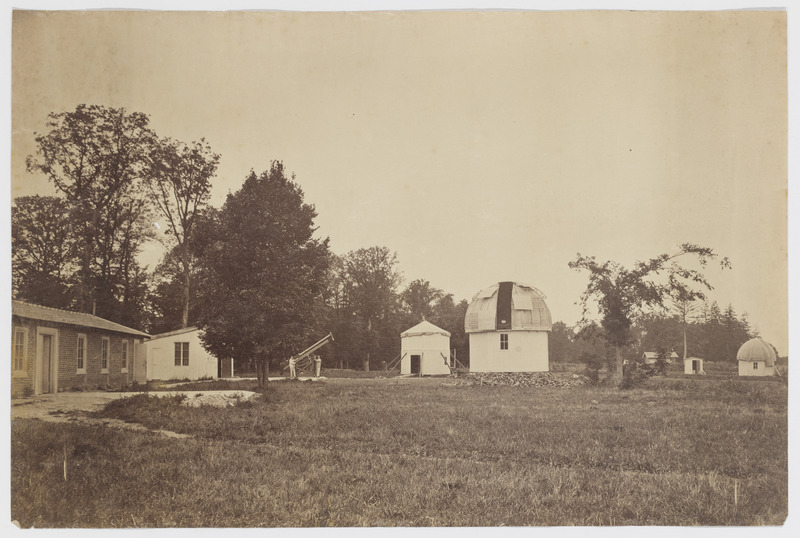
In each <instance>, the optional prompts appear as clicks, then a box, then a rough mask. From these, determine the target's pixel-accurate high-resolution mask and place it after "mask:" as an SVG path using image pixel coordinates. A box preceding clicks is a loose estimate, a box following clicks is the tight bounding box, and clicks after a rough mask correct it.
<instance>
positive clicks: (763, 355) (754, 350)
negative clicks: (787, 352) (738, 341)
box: [736, 338, 777, 366]
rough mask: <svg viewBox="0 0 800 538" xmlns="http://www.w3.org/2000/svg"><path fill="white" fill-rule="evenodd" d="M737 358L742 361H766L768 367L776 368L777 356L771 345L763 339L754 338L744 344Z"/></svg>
mask: <svg viewBox="0 0 800 538" xmlns="http://www.w3.org/2000/svg"><path fill="white" fill-rule="evenodd" d="M736 358H737V359H738V360H740V361H750V362H755V361H766V363H767V366H775V359H777V356H776V355H775V349H773V347H772V346H771V345H769V344H768V343H767V342H765V341H764V340H762V339H761V338H753V339H752V340H748V341H747V342H745V343H744V344H742V347H740V348H739V352H738V353H737V354H736Z"/></svg>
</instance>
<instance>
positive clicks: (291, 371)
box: [289, 356, 297, 379]
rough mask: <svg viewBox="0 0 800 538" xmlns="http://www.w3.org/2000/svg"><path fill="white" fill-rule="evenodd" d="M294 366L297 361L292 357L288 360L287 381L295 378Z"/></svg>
mask: <svg viewBox="0 0 800 538" xmlns="http://www.w3.org/2000/svg"><path fill="white" fill-rule="evenodd" d="M295 364H297V359H296V358H295V357H294V356H292V358H290V359H289V379H294V378H296V377H297V372H296V371H295V369H294V365H295Z"/></svg>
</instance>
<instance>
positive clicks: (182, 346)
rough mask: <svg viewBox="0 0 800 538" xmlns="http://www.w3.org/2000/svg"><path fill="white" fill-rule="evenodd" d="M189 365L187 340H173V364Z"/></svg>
mask: <svg viewBox="0 0 800 538" xmlns="http://www.w3.org/2000/svg"><path fill="white" fill-rule="evenodd" d="M180 365H183V366H189V342H175V366H180Z"/></svg>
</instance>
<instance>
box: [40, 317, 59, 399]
mask: <svg viewBox="0 0 800 538" xmlns="http://www.w3.org/2000/svg"><path fill="white" fill-rule="evenodd" d="M38 340H39V341H38V342H37V343H38V346H37V353H36V355H37V358H38V361H37V362H38V364H37V366H38V368H37V370H38V375H37V381H38V383H37V384H36V393H37V394H51V393H56V392H58V333H57V332H56V331H54V330H47V329H45V330H42V329H40V330H39V338H38Z"/></svg>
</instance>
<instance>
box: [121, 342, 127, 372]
mask: <svg viewBox="0 0 800 538" xmlns="http://www.w3.org/2000/svg"><path fill="white" fill-rule="evenodd" d="M122 371H123V372H127V371H128V341H127V340H123V341H122Z"/></svg>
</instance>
